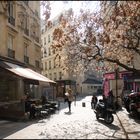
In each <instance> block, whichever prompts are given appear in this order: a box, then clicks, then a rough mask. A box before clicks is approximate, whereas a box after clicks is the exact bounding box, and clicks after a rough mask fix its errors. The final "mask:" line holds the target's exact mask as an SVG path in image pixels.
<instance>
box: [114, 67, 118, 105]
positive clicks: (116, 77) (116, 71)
mask: <svg viewBox="0 0 140 140" xmlns="http://www.w3.org/2000/svg"><path fill="white" fill-rule="evenodd" d="M118 78H119V68H118V67H116V68H115V80H116V104H115V107H116V105H118Z"/></svg>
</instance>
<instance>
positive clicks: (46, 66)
mask: <svg viewBox="0 0 140 140" xmlns="http://www.w3.org/2000/svg"><path fill="white" fill-rule="evenodd" d="M45 70H47V62H45Z"/></svg>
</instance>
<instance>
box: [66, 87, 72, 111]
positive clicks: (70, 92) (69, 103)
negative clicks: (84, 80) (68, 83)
mask: <svg viewBox="0 0 140 140" xmlns="http://www.w3.org/2000/svg"><path fill="white" fill-rule="evenodd" d="M65 95H66V96H67V102H68V107H69V112H71V103H72V101H73V99H74V96H73V94H72V90H71V89H68V91H67V93H65Z"/></svg>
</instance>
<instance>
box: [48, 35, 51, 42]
mask: <svg viewBox="0 0 140 140" xmlns="http://www.w3.org/2000/svg"><path fill="white" fill-rule="evenodd" d="M50 41H51V37H50V35H48V43H50Z"/></svg>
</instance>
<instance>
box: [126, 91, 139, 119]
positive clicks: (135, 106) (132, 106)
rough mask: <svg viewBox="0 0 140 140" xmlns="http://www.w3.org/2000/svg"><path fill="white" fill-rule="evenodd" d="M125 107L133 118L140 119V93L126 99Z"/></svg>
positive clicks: (132, 94) (130, 95)
mask: <svg viewBox="0 0 140 140" xmlns="http://www.w3.org/2000/svg"><path fill="white" fill-rule="evenodd" d="M124 105H125V108H126V110H127V112H129V113H130V115H131V116H138V117H139V118H140V93H139V92H135V93H131V94H129V95H128V96H126V97H125V100H124Z"/></svg>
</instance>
